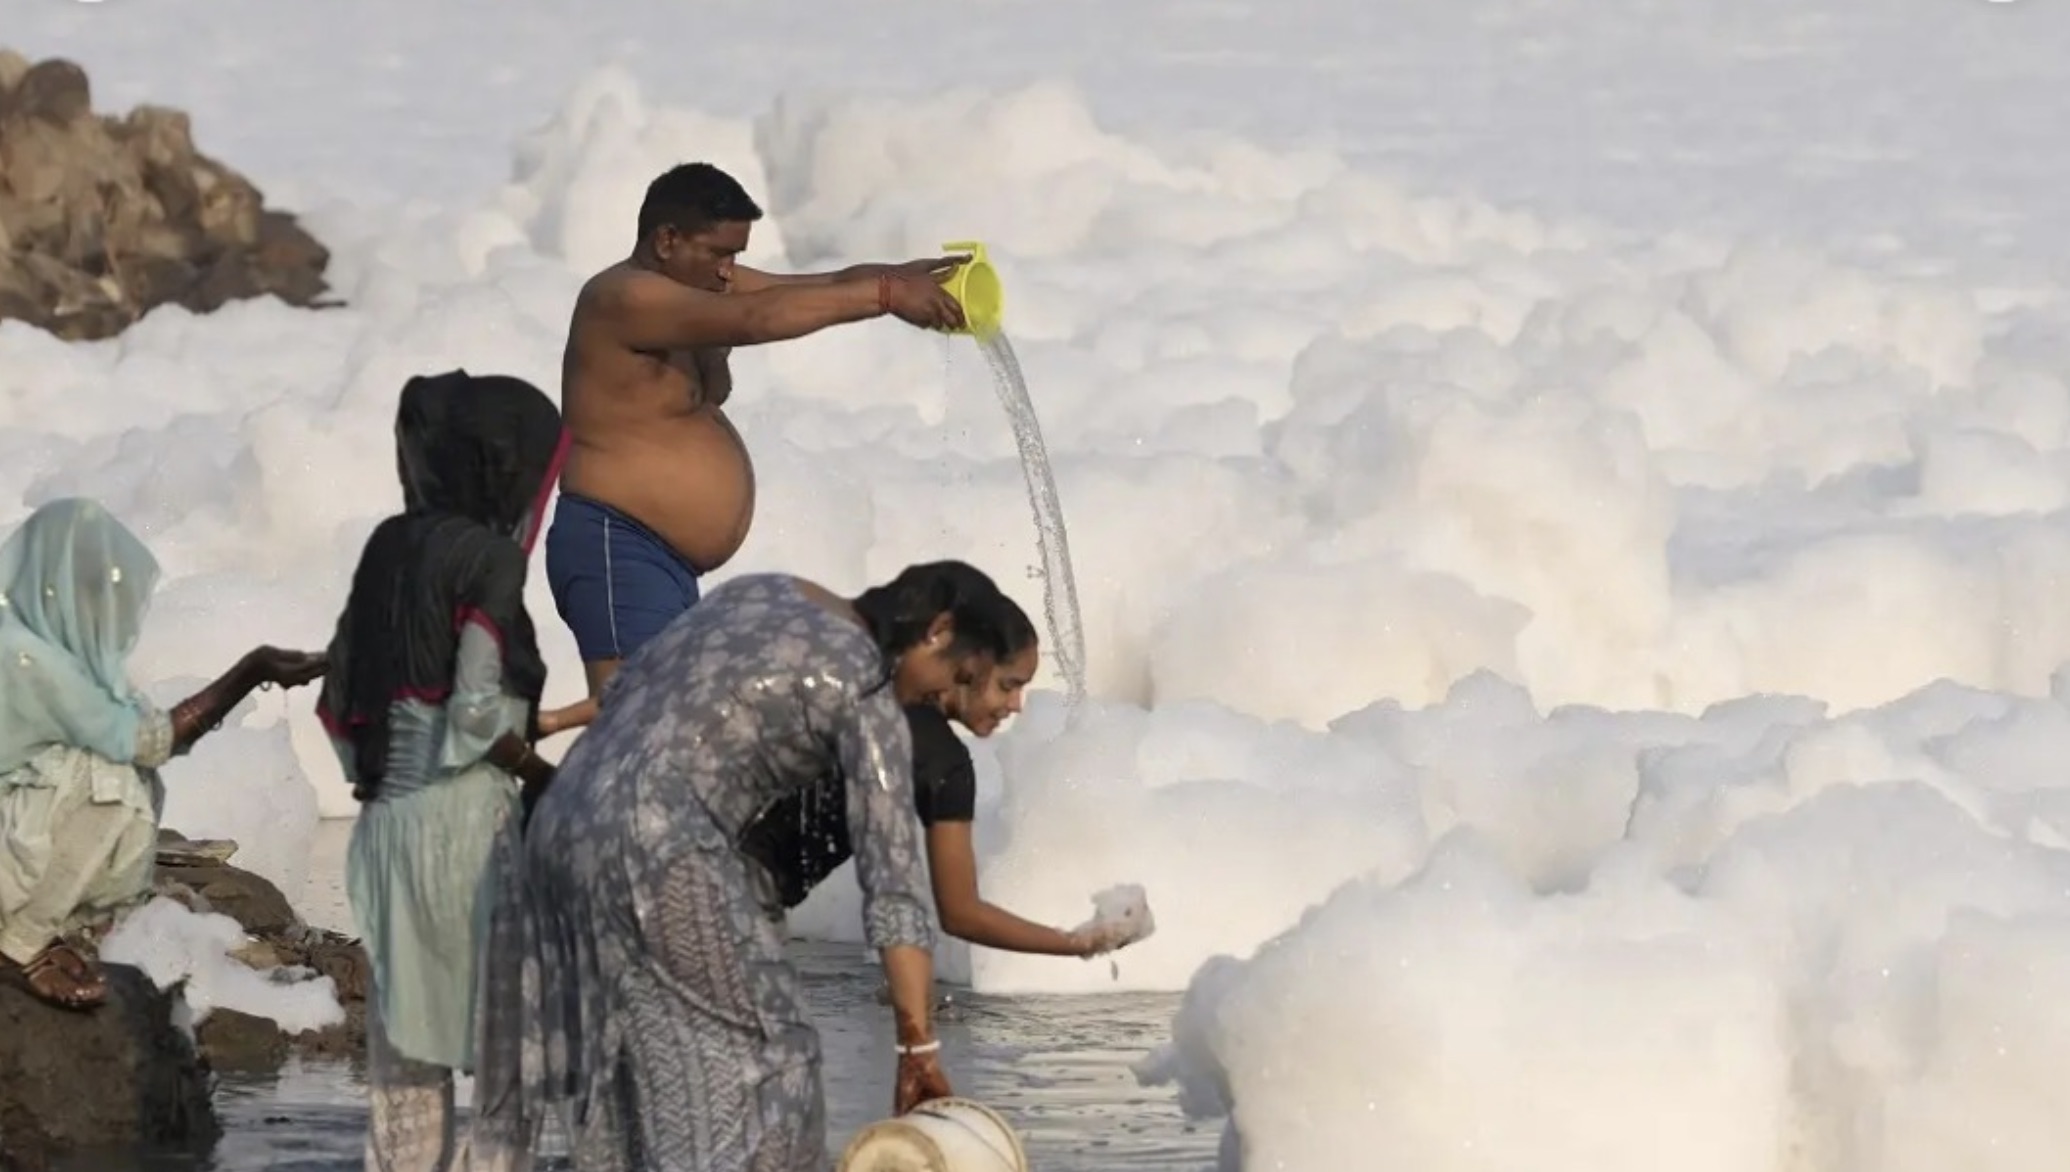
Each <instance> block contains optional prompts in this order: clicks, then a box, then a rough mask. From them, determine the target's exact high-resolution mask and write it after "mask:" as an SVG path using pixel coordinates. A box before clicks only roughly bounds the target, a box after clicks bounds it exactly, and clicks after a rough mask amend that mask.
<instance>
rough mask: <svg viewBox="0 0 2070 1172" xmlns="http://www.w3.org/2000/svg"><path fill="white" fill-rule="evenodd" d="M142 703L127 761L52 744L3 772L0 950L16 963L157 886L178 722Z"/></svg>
mask: <svg viewBox="0 0 2070 1172" xmlns="http://www.w3.org/2000/svg"><path fill="white" fill-rule="evenodd" d="M140 708H141V709H142V712H141V716H140V718H139V720H138V722H137V745H136V752H135V753H134V754H133V755H132V756H131V758H130V759H129V760H127V761H111V760H109V759H108V758H106V757H103V756H101V755H100V754H99V753H96V752H94V751H93V750H91V749H82V748H79V747H77V746H74V745H62V744H60V745H49V746H47V747H45V748H43V749H42V750H40V751H38V752H37V753H36V755H35V756H34V757H31V758H30V759H29V760H28V761H27V762H26V763H25V764H23V765H21V766H19V767H17V768H15V769H12V770H9V771H8V772H6V773H4V774H0V955H4V956H6V957H7V959H9V960H11V961H14V962H15V963H16V964H27V963H28V962H29V961H31V960H34V959H35V958H36V955H37V954H38V953H40V952H42V951H43V950H44V948H46V947H48V946H49V945H50V943H51V942H52V941H54V940H56V939H58V938H59V937H60V936H63V935H64V934H65V933H68V932H71V931H73V930H74V929H76V928H78V927H80V926H82V925H83V924H85V923H87V922H90V921H92V920H95V919H99V918H101V917H103V916H108V915H112V914H114V913H117V912H120V911H122V910H123V909H125V908H127V907H128V906H129V905H131V904H133V903H135V902H137V901H139V900H141V899H143V898H144V897H146V896H148V895H149V894H150V892H151V877H152V863H153V860H154V859H155V858H156V856H157V850H158V817H159V814H160V812H161V811H162V810H163V808H164V804H165V789H164V787H163V785H162V784H161V783H160V782H159V779H158V772H157V771H158V767H159V766H161V765H164V764H165V763H166V762H167V761H168V760H170V759H171V758H172V755H173V730H172V720H171V718H170V717H168V716H167V715H166V714H165V713H164V712H161V711H158V710H156V709H154V708H150V707H149V706H145V705H140Z"/></svg>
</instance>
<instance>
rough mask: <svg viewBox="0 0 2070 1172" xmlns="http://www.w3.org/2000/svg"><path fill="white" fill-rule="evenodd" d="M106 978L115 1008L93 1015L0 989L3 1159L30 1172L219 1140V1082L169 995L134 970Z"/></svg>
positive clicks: (118, 969)
mask: <svg viewBox="0 0 2070 1172" xmlns="http://www.w3.org/2000/svg"><path fill="white" fill-rule="evenodd" d="M105 972H106V973H107V982H108V1003H107V1004H106V1005H104V1006H102V1007H101V1008H100V1009H99V1010H97V1011H95V1012H93V1013H76V1012H73V1011H70V1010H65V1009H58V1008H55V1007H53V1006H50V1005H46V1004H44V1003H43V1002H41V1001H39V1000H37V999H36V998H34V997H32V996H30V995H29V994H28V993H25V992H23V991H21V990H20V989H17V988H15V987H14V986H12V985H0V1039H5V1042H4V1043H0V1153H4V1155H0V1159H6V1160H12V1161H13V1163H14V1166H16V1167H19V1168H23V1169H28V1168H40V1167H43V1166H44V1165H45V1164H46V1163H48V1162H49V1161H51V1160H53V1159H54V1158H56V1157H60V1156H69V1157H78V1156H87V1157H91V1155H92V1154H93V1153H96V1152H105V1153H108V1158H107V1159H106V1164H108V1165H115V1166H121V1164H123V1163H126V1162H127V1161H126V1160H121V1159H119V1158H118V1156H119V1154H122V1153H129V1152H137V1151H143V1150H150V1151H153V1152H160V1153H164V1152H195V1153H199V1152H205V1151H207V1150H208V1149H209V1148H210V1147H212V1146H213V1145H214V1143H215V1141H216V1140H217V1139H218V1138H220V1136H221V1134H222V1129H221V1125H220V1124H219V1123H218V1122H217V1119H216V1115H215V1112H214V1110H213V1108H212V1107H211V1105H210V1102H209V1097H210V1094H211V1093H212V1091H213V1090H214V1076H213V1073H212V1072H211V1070H210V1068H209V1066H208V1063H207V1062H206V1061H204V1060H203V1059H202V1058H201V1057H200V1055H199V1054H197V1053H196V1051H195V1047H194V1043H193V1042H192V1041H191V1040H190V1039H189V1038H188V1036H187V1034H186V1033H185V1032H183V1031H182V1030H181V1029H180V1028H179V1027H178V1026H177V1025H176V1024H175V1022H176V1021H177V1017H176V1014H175V1007H174V1003H173V997H172V994H170V993H167V992H161V991H160V990H159V989H158V988H157V987H156V986H154V985H153V984H152V983H151V981H150V979H149V978H148V977H146V976H144V974H143V973H141V972H138V971H137V970H136V969H133V968H130V967H129V966H127V965H108V966H106V969H105ZM69 1163H70V1164H72V1165H73V1166H96V1165H100V1164H101V1162H100V1161H95V1160H92V1159H90V1158H89V1159H88V1160H87V1161H86V1163H85V1164H84V1165H81V1164H80V1163H79V1161H78V1160H76V1159H75V1160H71V1161H69Z"/></svg>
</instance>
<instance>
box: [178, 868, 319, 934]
mask: <svg viewBox="0 0 2070 1172" xmlns="http://www.w3.org/2000/svg"><path fill="white" fill-rule="evenodd" d="M158 879H159V881H160V882H166V883H177V884H180V885H181V886H184V887H186V888H188V889H189V890H191V891H193V892H194V893H195V894H197V895H199V896H201V898H202V899H205V900H207V901H208V906H209V908H210V909H211V910H213V911H215V912H216V913H217V914H219V915H225V916H229V917H230V918H231V919H233V920H236V921H237V922H238V923H239V924H241V925H243V926H244V930H245V931H246V932H248V933H250V934H251V935H253V936H257V937H259V938H260V939H270V938H271V937H274V936H278V935H281V934H282V933H285V932H288V931H290V930H292V929H293V928H295V927H297V926H298V925H300V923H301V919H300V918H299V917H297V916H296V915H295V909H294V908H293V907H292V906H291V905H290V904H289V903H288V901H287V896H285V895H282V894H281V893H280V888H278V887H275V886H274V885H273V884H272V883H270V882H268V881H267V880H265V879H263V878H261V877H260V876H258V875H254V874H252V873H251V872H250V871H240V870H238V869H237V868H236V867H232V866H229V865H227V864H217V865H214V866H208V865H203V866H166V865H164V863H163V862H161V863H160V865H159V867H158ZM189 906H190V907H191V906H192V905H189ZM196 910H198V909H196Z"/></svg>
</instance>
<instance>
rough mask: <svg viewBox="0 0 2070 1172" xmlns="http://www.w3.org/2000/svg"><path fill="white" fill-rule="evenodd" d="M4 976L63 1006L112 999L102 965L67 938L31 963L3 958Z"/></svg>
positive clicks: (83, 1006)
mask: <svg viewBox="0 0 2070 1172" xmlns="http://www.w3.org/2000/svg"><path fill="white" fill-rule="evenodd" d="M0 979H4V980H6V981H8V982H9V983H11V984H14V985H16V986H19V987H20V988H23V989H26V990H27V991H28V992H29V993H30V995H31V996H34V997H35V998H36V999H37V1000H39V1001H42V1002H44V1003H46V1004H49V1005H55V1006H57V1007H58V1008H59V1009H72V1010H87V1009H95V1008H98V1007H99V1006H100V1005H101V1004H102V1003H104V1002H105V1001H107V999H108V984H107V982H106V981H104V980H102V979H101V970H100V966H99V965H96V964H95V963H93V962H92V961H90V960H88V959H86V958H85V957H83V956H81V955H79V953H78V952H77V951H76V950H75V949H74V948H73V947H72V946H71V945H69V944H66V943H64V942H63V941H59V942H57V943H55V944H52V945H51V946H50V947H48V948H46V949H44V950H43V951H42V952H39V953H37V954H36V957H35V959H33V960H31V961H30V962H29V963H27V964H21V965H18V964H16V963H14V962H13V961H11V960H7V959H5V958H0Z"/></svg>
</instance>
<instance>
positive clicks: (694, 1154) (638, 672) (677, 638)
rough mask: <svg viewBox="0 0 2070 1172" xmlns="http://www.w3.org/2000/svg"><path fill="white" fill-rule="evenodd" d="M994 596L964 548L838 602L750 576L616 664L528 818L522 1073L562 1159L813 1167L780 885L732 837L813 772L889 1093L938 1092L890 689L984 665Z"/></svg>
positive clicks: (815, 1133) (907, 763) (918, 852)
mask: <svg viewBox="0 0 2070 1172" xmlns="http://www.w3.org/2000/svg"><path fill="white" fill-rule="evenodd" d="M999 598H1000V595H999V592H998V590H997V588H996V587H995V586H994V585H993V583H992V581H991V579H989V578H987V577H986V576H985V575H984V574H982V573H980V572H979V571H977V570H975V569H973V568H971V567H970V566H967V565H964V564H962V563H960V562H936V563H931V564H928V565H921V566H914V567H910V568H908V569H907V570H906V571H905V572H903V573H901V574H900V575H899V576H898V577H897V578H895V579H894V580H892V581H891V582H890V583H889V584H887V585H884V586H881V587H876V588H873V589H871V590H867V591H864V592H863V594H862V595H861V596H860V597H859V598H856V599H854V600H852V601H851V600H845V599H842V598H839V597H837V596H835V595H833V594H830V593H828V592H827V591H826V590H824V589H821V588H820V587H818V586H815V585H813V584H811V583H809V582H804V581H801V580H799V579H796V578H792V577H788V576H784V575H777V574H760V575H750V576H745V577H741V578H737V579H734V580H733V581H730V582H728V583H726V584H725V585H723V586H721V587H719V588H718V589H716V590H714V591H712V592H711V594H710V595H708V596H707V597H706V598H705V599H704V600H703V601H702V602H700V603H698V605H697V606H695V607H693V608H691V609H690V610H689V611H687V612H685V613H684V614H683V615H682V616H681V617H679V618H677V619H676V620H675V621H674V622H673V623H671V624H670V625H669V626H668V627H667V628H666V629H665V630H664V631H663V632H662V633H661V634H660V635H658V636H656V637H655V638H654V639H653V640H651V641H649V642H648V643H647V644H646V645H644V646H643V647H641V648H640V650H639V651H638V652H636V653H635V654H634V655H633V656H632V657H631V658H629V659H628V660H626V662H625V664H624V665H623V667H622V668H621V669H620V670H619V673H618V675H617V676H616V677H615V678H614V679H613V680H612V682H611V684H610V685H609V686H608V688H607V689H606V691H605V693H604V695H603V696H602V697H601V698H600V699H601V702H602V703H601V710H600V713H599V715H598V717H597V720H596V722H595V723H594V724H593V725H592V726H591V727H590V730H589V732H588V733H587V734H586V735H585V736H584V737H583V738H582V739H581V740H580V741H578V742H577V743H576V744H575V746H574V747H573V748H572V749H571V750H570V751H569V753H568V756H567V758H566V759H565V760H564V761H563V762H562V763H561V766H560V768H559V770H558V771H557V775H556V777H555V778H554V780H553V783H552V785H551V786H550V788H548V789H547V791H546V793H545V795H544V797H543V798H542V799H541V800H540V802H539V805H538V807H537V809H536V811H535V812H534V814H533V819H532V823H531V826H530V828H529V830H528V832H527V835H526V866H527V881H528V886H529V888H530V896H531V923H532V925H533V929H534V931H535V932H536V933H537V935H536V938H535V939H534V941H533V945H534V947H533V956H532V958H531V960H530V962H529V963H531V964H532V965H534V966H535V968H534V970H533V971H532V972H530V973H528V977H529V978H530V981H531V982H532V983H533V987H534V991H535V994H536V995H537V997H538V999H539V1000H538V1003H539V1005H540V1007H541V1009H542V1011H543V1016H542V1025H543V1032H542V1036H541V1037H538V1038H535V1039H534V1040H533V1042H534V1044H533V1045H532V1046H531V1047H530V1049H531V1050H532V1054H531V1055H530V1057H531V1060H532V1069H531V1071H530V1074H531V1075H532V1079H531V1081H532V1084H533V1092H534V1093H535V1094H538V1095H543V1096H545V1097H546V1098H548V1099H550V1100H555V1101H558V1102H560V1103H561V1104H563V1105H564V1106H565V1107H566V1108H567V1111H568V1114H567V1118H566V1120H565V1122H566V1125H567V1128H568V1131H569V1132H570V1134H571V1135H572V1136H573V1138H574V1156H575V1166H576V1168H577V1169H578V1172H635V1170H650V1169H651V1170H656V1172H660V1170H667V1172H679V1170H680V1172H805V1170H808V1169H810V1170H823V1169H825V1168H826V1166H827V1164H828V1158H827V1150H826V1111H825V1104H824V1102H823V1098H822V1089H821V1086H820V1075H819V1069H820V1048H819V1035H818V1033H817V1031H815V1030H814V1029H813V1027H812V1025H811V1023H809V1022H808V1021H806V1019H805V1016H804V1012H803V1006H802V1004H801V999H800V995H799V990H798V981H797V974H796V972H795V970H794V969H792V967H791V966H790V964H789V963H788V961H787V960H786V959H785V956H784V951H783V933H782V927H783V904H782V900H781V898H780V897H779V895H778V893H777V889H776V884H775V882H774V880H773V878H772V876H771V875H770V874H769V873H768V872H767V871H766V870H764V869H763V867H762V866H761V865H760V864H758V863H755V862H753V861H752V860H751V859H750V858H749V857H748V855H747V854H745V853H743V851H742V850H741V848H740V838H741V833H742V831H743V830H744V829H745V828H747V827H748V826H750V825H751V824H753V822H754V820H755V819H756V817H757V816H758V815H759V814H760V813H761V812H762V811H764V810H765V809H767V808H768V807H770V806H771V805H773V804H775V803H777V802H779V801H781V800H782V799H784V798H785V797H786V796H788V795H790V794H792V793H794V792H795V791H797V790H799V789H801V788H803V787H805V786H807V785H810V784H812V783H813V782H814V781H816V780H817V779H819V778H820V777H822V776H824V775H825V774H827V773H828V772H830V771H838V772H839V773H840V774H841V776H842V777H843V778H844V780H845V785H846V794H847V807H848V825H849V833H850V840H851V841H852V842H853V843H854V844H855V857H856V868H857V877H858V879H859V880H860V883H861V887H862V893H863V928H864V935H865V937H866V939H867V940H868V941H869V943H870V945H871V946H872V947H874V948H876V949H879V950H880V951H881V953H882V956H883V961H884V970H885V975H886V978H887V979H888V981H889V983H890V986H891V996H892V1004H893V1012H894V1015H895V1018H896V1022H897V1034H898V1092H897V1101H896V1102H895V1103H894V1105H893V1106H894V1110H896V1111H898V1112H904V1111H906V1110H909V1109H910V1108H911V1107H913V1106H914V1105H916V1104H918V1103H919V1102H922V1101H925V1100H926V1099H930V1098H935V1097H938V1096H941V1095H946V1094H948V1093H949V1084H948V1080H947V1078H946V1076H944V1075H943V1073H942V1071H941V1067H940V1064H939V1061H938V1059H937V1056H936V1054H937V1051H938V1049H939V1045H938V1043H937V1042H936V1041H935V1039H934V1036H933V1026H932V1022H931V1020H930V1012H929V1007H930V1001H931V994H932V985H933V976H934V973H933V957H932V952H931V950H932V947H933V943H934V930H933V918H934V917H933V911H932V909H931V907H930V906H929V904H928V902H927V885H928V871H927V862H926V857H925V854H924V853H923V845H922V838H921V832H920V823H919V818H918V816H917V815H916V814H915V812H914V803H913V782H912V763H913V752H912V745H911V740H910V734H909V732H908V729H907V724H906V720H905V717H904V715H903V713H902V711H901V705H902V704H911V703H933V704H940V703H941V702H942V701H943V698H944V697H945V696H946V695H947V694H948V693H949V692H950V691H951V690H952V689H955V688H958V687H963V686H968V685H969V684H971V683H972V682H974V681H975V680H977V679H978V678H980V676H981V675H982V673H983V672H984V671H986V670H987V669H988V668H989V667H990V665H991V663H992V662H993V661H994V660H995V659H996V658H997V657H998V655H999V653H1000V649H1001V647H1002V645H1003V638H1002V636H1001V633H1000V631H999V629H998V626H997V618H996V616H997V615H998V614H999V601H998V600H999Z"/></svg>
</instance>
